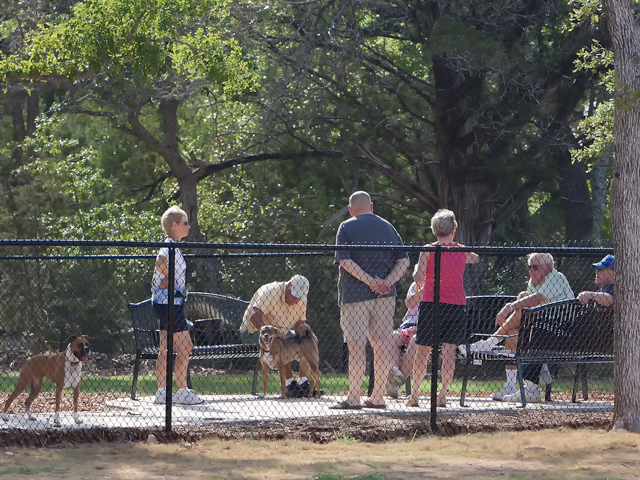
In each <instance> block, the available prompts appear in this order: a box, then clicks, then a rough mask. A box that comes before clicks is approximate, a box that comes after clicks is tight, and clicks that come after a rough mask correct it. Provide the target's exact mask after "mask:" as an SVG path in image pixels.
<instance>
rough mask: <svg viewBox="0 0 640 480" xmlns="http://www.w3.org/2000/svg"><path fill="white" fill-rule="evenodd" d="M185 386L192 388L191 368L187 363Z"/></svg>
mask: <svg viewBox="0 0 640 480" xmlns="http://www.w3.org/2000/svg"><path fill="white" fill-rule="evenodd" d="M187 388H188V389H189V390H193V389H192V388H191V368H189V365H187Z"/></svg>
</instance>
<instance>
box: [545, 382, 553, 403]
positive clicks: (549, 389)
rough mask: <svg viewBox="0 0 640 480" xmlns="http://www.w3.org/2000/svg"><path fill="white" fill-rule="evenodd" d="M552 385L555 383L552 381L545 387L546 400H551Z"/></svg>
mask: <svg viewBox="0 0 640 480" xmlns="http://www.w3.org/2000/svg"><path fill="white" fill-rule="evenodd" d="M551 385H553V384H552V383H547V385H546V386H545V389H544V401H545V402H550V401H551Z"/></svg>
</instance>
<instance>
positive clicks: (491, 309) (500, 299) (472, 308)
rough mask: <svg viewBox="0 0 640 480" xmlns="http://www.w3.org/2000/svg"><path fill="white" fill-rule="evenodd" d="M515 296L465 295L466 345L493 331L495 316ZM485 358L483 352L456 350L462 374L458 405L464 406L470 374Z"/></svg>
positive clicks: (513, 299)
mask: <svg viewBox="0 0 640 480" xmlns="http://www.w3.org/2000/svg"><path fill="white" fill-rule="evenodd" d="M515 300H516V297H514V296H509V295H478V296H474V297H467V309H466V317H467V318H466V322H465V338H466V339H467V345H468V344H469V343H471V342H475V341H477V340H482V339H483V338H481V337H487V336H489V335H491V334H492V333H494V332H495V331H496V329H497V327H496V323H495V322H496V316H497V315H498V312H499V311H500V310H501V309H502V307H504V306H505V305H506V304H507V303H509V302H513V301H515ZM484 359H485V356H484V355H483V354H471V355H469V356H466V355H461V354H459V353H458V351H457V350H456V363H458V364H459V365H460V367H458V368H457V370H458V374H459V375H460V376H462V390H461V392H460V406H462V407H464V402H465V399H466V396H467V385H468V384H469V378H470V377H471V374H472V373H474V372H475V371H476V370H477V367H478V366H479V365H481V364H482V361H483V360H484Z"/></svg>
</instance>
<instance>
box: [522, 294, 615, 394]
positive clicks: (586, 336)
mask: <svg viewBox="0 0 640 480" xmlns="http://www.w3.org/2000/svg"><path fill="white" fill-rule="evenodd" d="M613 326H614V309H613V307H603V306H602V305H598V304H589V305H582V304H580V302H579V301H578V300H565V301H562V302H554V303H548V304H546V305H541V306H539V307H535V308H530V309H524V310H523V313H522V322H521V326H520V332H519V335H518V348H517V350H516V353H515V360H516V365H517V366H518V377H519V378H518V381H519V383H520V389H521V394H522V398H523V402H522V405H523V406H525V405H526V401H524V400H526V399H524V392H523V391H522V390H523V388H524V382H523V378H522V373H521V372H522V367H523V366H524V365H527V364H541V363H546V364H563V363H574V364H576V371H575V375H574V382H573V393H572V396H571V401H572V402H576V397H577V390H578V388H577V387H578V383H579V380H581V381H582V395H583V399H584V400H588V398H589V397H588V395H589V388H588V383H587V366H588V365H589V364H599V363H613ZM550 393H551V384H549V385H547V395H546V397H545V399H546V400H549V399H550V396H549V395H550Z"/></svg>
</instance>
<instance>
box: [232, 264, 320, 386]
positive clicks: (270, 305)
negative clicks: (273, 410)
mask: <svg viewBox="0 0 640 480" xmlns="http://www.w3.org/2000/svg"><path fill="white" fill-rule="evenodd" d="M308 294H309V280H307V279H306V278H305V277H303V276H302V275H294V276H293V277H291V279H290V280H288V281H286V282H272V283H268V284H266V285H263V286H262V287H260V288H259V289H258V290H257V291H256V293H255V294H254V295H253V298H252V299H251V302H249V305H248V306H247V309H246V310H245V312H244V317H243V319H242V325H240V331H241V332H247V333H256V332H259V331H260V328H261V327H262V326H263V325H271V326H273V327H276V328H277V329H278V330H280V332H281V333H282V336H283V338H284V336H285V334H286V333H287V332H288V331H290V330H294V331H295V332H296V333H297V332H304V331H305V327H306V318H307V295H308ZM314 339H315V337H314ZM315 341H316V342H317V339H315ZM299 373H300V380H299V382H296V381H295V380H294V379H293V370H291V365H290V364H287V366H286V367H285V375H286V377H287V381H286V385H287V395H288V396H289V397H293V398H303V397H307V396H308V394H309V380H308V379H307V377H306V372H303V371H300V372H299Z"/></svg>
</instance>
